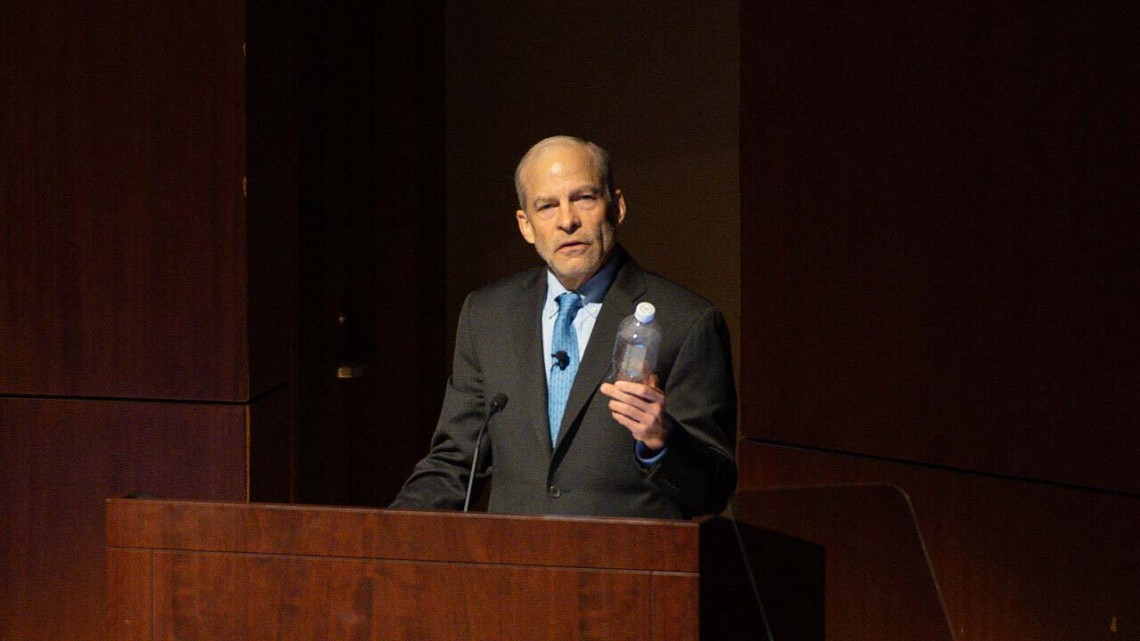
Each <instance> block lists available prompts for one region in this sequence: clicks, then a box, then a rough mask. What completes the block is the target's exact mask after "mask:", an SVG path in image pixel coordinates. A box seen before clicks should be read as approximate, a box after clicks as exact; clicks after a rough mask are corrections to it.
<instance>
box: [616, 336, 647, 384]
mask: <svg viewBox="0 0 1140 641" xmlns="http://www.w3.org/2000/svg"><path fill="white" fill-rule="evenodd" d="M646 351H647V350H646V347H645V345H636V344H634V345H627V346H626V348H625V353H624V354H623V355H622V359H621V371H619V372H618V378H621V379H624V380H627V381H642V380H644V379H645V353H646Z"/></svg>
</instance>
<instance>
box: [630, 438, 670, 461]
mask: <svg viewBox="0 0 1140 641" xmlns="http://www.w3.org/2000/svg"><path fill="white" fill-rule="evenodd" d="M633 451H634V454H635V455H636V456H637V462H638V463H641V464H642V465H643V466H644V467H652V466H653V464H654V463H656V462H657V461H660V460H661V457H663V456H665V452H668V451H669V446H668V445H666V446H665V447H663V448H661V449H659V450H657V451H656V452H655V451H653V450H651V449H649V447H648V446H647V445H646V444H645V443H642V442H641V441H637V442H636V443H635V444H634V447H633Z"/></svg>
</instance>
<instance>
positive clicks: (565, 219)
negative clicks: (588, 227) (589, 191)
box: [557, 202, 581, 231]
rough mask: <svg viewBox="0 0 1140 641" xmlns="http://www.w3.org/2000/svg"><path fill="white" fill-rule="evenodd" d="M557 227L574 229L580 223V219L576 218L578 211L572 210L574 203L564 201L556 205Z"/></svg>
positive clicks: (567, 229)
mask: <svg viewBox="0 0 1140 641" xmlns="http://www.w3.org/2000/svg"><path fill="white" fill-rule="evenodd" d="M557 223H558V228H559V229H563V230H566V231H574V230H575V229H577V228H578V227H579V226H580V225H581V220H580V219H579V218H578V212H577V211H575V210H574V204H573V203H571V202H564V203H562V204H561V205H560V206H559V207H558V219H557Z"/></svg>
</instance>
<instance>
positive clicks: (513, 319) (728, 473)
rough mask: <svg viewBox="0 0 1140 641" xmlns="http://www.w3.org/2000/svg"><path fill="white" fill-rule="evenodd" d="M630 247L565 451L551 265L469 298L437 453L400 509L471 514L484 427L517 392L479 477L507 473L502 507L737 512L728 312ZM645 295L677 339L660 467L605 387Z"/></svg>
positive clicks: (414, 479) (586, 364)
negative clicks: (556, 412)
mask: <svg viewBox="0 0 1140 641" xmlns="http://www.w3.org/2000/svg"><path fill="white" fill-rule="evenodd" d="M617 252H618V253H619V256H618V259H619V260H623V261H624V265H623V266H622V267H621V268H620V270H619V271H618V274H617V276H616V278H615V280H614V283H613V285H612V286H611V287H610V289H609V291H608V292H607V294H606V296H605V298H604V299H603V302H602V308H601V313H600V314H599V316H598V319H597V322H596V323H595V325H594V329H593V333H592V334H591V336H590V342H589V343H588V344H587V346H586V351H585V353H584V354H583V357H582V362H581V365H580V366H579V369H578V374H577V376H576V377H575V379H574V386H573V388H572V390H571V392H570V398H569V400H568V402H567V406H566V413H565V417H564V418H563V423H562V427H561V431H560V432H559V437H558V443H557V444H555V445H554V446H553V447H552V444H551V442H550V430H549V427H548V425H547V424H548V422H549V421H548V419H547V412H546V376H545V372H544V371H543V368H544V365H543V356H542V325H541V318H540V315H541V313H542V308H543V304H544V302H545V297H546V268H545V267H542V268H537V269H534V270H531V271H527V272H524V273H522V274H518V275H516V276H513V277H510V278H507V279H504V280H502V281H499V282H497V283H495V284H493V285H490V286H488V287H485V288H483V289H481V290H479V291H477V292H474V293H472V294H471V295H470V296H468V298H467V300H466V302H465V303H464V305H463V310H462V312H461V313H460V317H459V330H458V333H457V335H456V347H455V359H454V363H453V366H452V374H451V379H450V380H449V382H448V387H447V392H446V396H445V398H444V402H443V409H442V411H441V413H440V418H439V423H438V425H437V427H436V432H435V435H434V436H433V438H432V448H431V452H430V453H429V454H428V456H427V457H426V458H424V459H423V460H422V461H420V462H419V463H418V464H417V465H416V467H415V470H414V471H413V473H412V475H411V477H410V478H409V479H408V481H407V483H406V484H405V485H404V488H403V489H402V490H401V491H400V494H399V495H398V496H397V497H396V500H395V502H394V503H393V504H392V507H393V508H401V509H460V508H462V506H463V500H464V496H465V493H466V488H465V483H466V480H467V477H468V471H469V468H470V465H471V453H472V451H473V450H474V447H475V440H476V435H477V433H478V430H479V427H480V425H481V424H482V422H483V420H484V419H485V418H486V414H487V406H488V404H489V402H490V399H491V398H493V397H494V396H495V395H496V394H499V393H503V394H505V395H506V396H507V397H508V399H509V400H508V403H507V405H506V408H505V409H504V410H503V411H502V412H500V413H499V414H498V415H496V416H495V417H494V418H492V419H491V423H490V427H489V430H488V433H487V437H485V440H484V444H485V445H486V444H487V443H488V441H489V446H488V449H487V450H485V452H486V453H485V454H481V455H480V464H481V465H480V470H479V471H478V472H477V474H476V482H477V484H479V483H482V482H483V481H484V480H485V479H486V477H487V476H488V475H490V474H493V476H494V479H493V483H492V486H491V497H490V508H489V509H490V510H491V511H492V512H504V513H519V514H574V515H596V516H636V517H656V518H685V517H690V516H695V515H699V514H706V513H715V512H719V511H720V510H722V509H723V508H724V506H725V504H726V503H727V501H728V498H729V497H730V495H731V494H732V492H733V490H734V489H735V486H736V464H735V459H734V456H733V448H734V444H735V436H736V392H735V385H734V382H733V374H732V363H731V352H730V349H729V342H728V331H727V328H726V326H725V323H724V318H723V317H722V316H721V314H720V312H718V311H717V310H716V309H715V308H714V307H713V306H712V305H711V304H710V303H708V302H707V301H705V300H704V299H702V298H700V297H699V296H697V295H695V294H693V293H691V292H689V291H687V290H685V289H684V288H682V287H680V286H679V285H676V284H673V283H671V282H669V281H667V280H665V279H663V278H661V277H659V276H655V275H653V274H650V273H648V272H645V271H643V270H642V269H641V268H640V267H638V266H637V264H636V263H634V262H633V260H631V259H629V258H628V256H627V255H625V254H624V252H622V250H621V249H620V248H619V249H618V250H617ZM641 301H649V302H651V303H653V304H654V305H655V306H656V307H657V318H656V320H655V321H654V322H656V323H660V324H661V329H662V330H663V333H664V339H663V341H662V345H661V351H660V354H659V358H658V365H657V370H656V372H657V375H658V378H659V381H660V384H661V386H662V389H663V390H664V391H665V409H666V413H667V414H668V415H669V416H670V417H671V418H672V419H673V421H674V426H673V431H672V433H671V435H670V439H669V442H668V450H667V452H666V454H665V456H664V457H663V458H662V459H661V460H660V461H658V462H657V463H656V464H654V465H653V466H652V467H651V468H649V469H645V468H644V467H643V466H642V465H641V464H640V463H639V462H638V461H637V459H636V457H635V454H634V444H635V441H634V439H633V437H632V436H631V435H630V433H629V431H628V430H627V429H626V428H625V427H623V426H622V425H620V424H619V423H617V422H616V421H614V420H613V417H612V416H611V415H610V410H609V408H608V407H607V405H608V402H609V398H608V397H606V396H605V395H604V394H602V393H601V392H599V391H598V387H599V385H601V383H602V382H603V380H604V378H605V376H606V374H607V373H608V372H609V369H610V365H611V359H612V351H613V340H614V336H616V334H617V329H618V324H619V323H621V321H622V319H623V318H625V317H626V316H628V315H630V314H632V313H633V310H634V307H635V306H636V305H637V303H638V302H641ZM484 462H485V463H486V465H483V463H484Z"/></svg>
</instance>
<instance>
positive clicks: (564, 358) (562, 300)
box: [546, 292, 582, 444]
mask: <svg viewBox="0 0 1140 641" xmlns="http://www.w3.org/2000/svg"><path fill="white" fill-rule="evenodd" d="M556 300H557V301H558V318H557V319H556V320H555V321H554V335H553V336H552V337H551V340H550V352H551V354H552V355H554V360H553V361H551V365H550V381H549V383H548V384H549V389H548V390H547V401H546V407H547V412H548V413H549V418H550V442H551V443H552V444H553V443H557V442H558V430H559V428H560V427H561V425H562V414H563V413H565V412H566V399H568V398H569V397H570V387H571V386H573V385H574V375H575V374H577V373H578V334H577V332H575V331H574V317H575V316H576V315H577V314H578V310H579V309H582V297H581V296H579V295H578V294H575V293H574V292H566V293H565V294H562V295H560V296H559V297H558V298H557V299H556Z"/></svg>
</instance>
